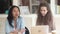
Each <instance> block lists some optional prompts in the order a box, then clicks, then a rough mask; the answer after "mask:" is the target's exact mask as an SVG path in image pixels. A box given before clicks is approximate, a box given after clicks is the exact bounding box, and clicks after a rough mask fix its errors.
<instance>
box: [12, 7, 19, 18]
mask: <svg viewBox="0 0 60 34" xmlns="http://www.w3.org/2000/svg"><path fill="white" fill-rule="evenodd" d="M12 14H13V17H14V18H18V16H19V10H18V8H17V7H15V8H13V10H12Z"/></svg>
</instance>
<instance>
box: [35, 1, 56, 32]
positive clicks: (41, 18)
mask: <svg viewBox="0 0 60 34" xmlns="http://www.w3.org/2000/svg"><path fill="white" fill-rule="evenodd" d="M36 25H48V26H49V31H50V32H51V31H52V30H54V29H55V28H54V26H53V18H52V13H51V10H50V6H49V4H48V3H47V2H41V3H40V5H39V10H38V18H37V23H36Z"/></svg>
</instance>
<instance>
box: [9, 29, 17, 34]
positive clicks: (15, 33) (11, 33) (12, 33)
mask: <svg viewBox="0 0 60 34" xmlns="http://www.w3.org/2000/svg"><path fill="white" fill-rule="evenodd" d="M10 34H18V31H17V30H14V31H13V32H10Z"/></svg>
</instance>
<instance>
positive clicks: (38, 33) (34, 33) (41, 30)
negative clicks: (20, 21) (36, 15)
mask: <svg viewBox="0 0 60 34" xmlns="http://www.w3.org/2000/svg"><path fill="white" fill-rule="evenodd" d="M48 33H49V26H48V25H41V26H34V27H32V28H31V34H48Z"/></svg>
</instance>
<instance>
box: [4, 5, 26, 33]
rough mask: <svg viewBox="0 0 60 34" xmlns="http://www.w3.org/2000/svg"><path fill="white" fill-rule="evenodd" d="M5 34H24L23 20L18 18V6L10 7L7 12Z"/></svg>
mask: <svg viewBox="0 0 60 34" xmlns="http://www.w3.org/2000/svg"><path fill="white" fill-rule="evenodd" d="M5 25H6V28H5V31H6V34H18V33H19V32H20V33H21V34H25V33H24V32H25V25H24V20H23V18H22V17H21V16H20V9H19V7H18V6H12V7H11V8H10V10H9V13H8V17H7V21H6V24H5Z"/></svg>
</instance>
